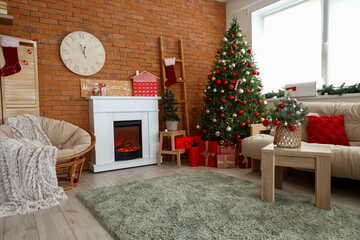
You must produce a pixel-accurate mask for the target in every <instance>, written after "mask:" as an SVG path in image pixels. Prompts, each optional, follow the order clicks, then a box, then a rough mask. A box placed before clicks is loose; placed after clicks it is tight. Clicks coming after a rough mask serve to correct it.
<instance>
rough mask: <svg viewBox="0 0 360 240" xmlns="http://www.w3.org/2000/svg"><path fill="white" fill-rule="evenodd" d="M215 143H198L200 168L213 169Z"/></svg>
mask: <svg viewBox="0 0 360 240" xmlns="http://www.w3.org/2000/svg"><path fill="white" fill-rule="evenodd" d="M216 149H217V142H216V141H202V140H201V141H200V166H208V167H215V158H216Z"/></svg>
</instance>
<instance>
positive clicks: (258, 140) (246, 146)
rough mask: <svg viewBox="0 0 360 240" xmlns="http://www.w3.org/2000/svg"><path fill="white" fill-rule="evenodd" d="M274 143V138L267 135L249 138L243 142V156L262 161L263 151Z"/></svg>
mask: <svg viewBox="0 0 360 240" xmlns="http://www.w3.org/2000/svg"><path fill="white" fill-rule="evenodd" d="M273 141H274V137H273V136H270V135H267V134H258V135H254V136H250V137H247V138H245V139H243V140H242V142H241V150H242V154H243V155H245V156H248V157H251V158H254V159H261V149H262V148H263V147H265V146H267V145H269V144H270V143H273Z"/></svg>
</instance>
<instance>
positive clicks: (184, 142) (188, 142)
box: [175, 136, 201, 149]
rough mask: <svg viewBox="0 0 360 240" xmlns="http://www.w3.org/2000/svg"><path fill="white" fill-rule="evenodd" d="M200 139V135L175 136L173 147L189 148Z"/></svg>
mask: <svg viewBox="0 0 360 240" xmlns="http://www.w3.org/2000/svg"><path fill="white" fill-rule="evenodd" d="M200 141H201V137H200V136H193V137H180V138H176V139H175V148H176V149H189V148H190V147H191V146H193V145H194V144H196V143H200ZM194 147H195V146H194Z"/></svg>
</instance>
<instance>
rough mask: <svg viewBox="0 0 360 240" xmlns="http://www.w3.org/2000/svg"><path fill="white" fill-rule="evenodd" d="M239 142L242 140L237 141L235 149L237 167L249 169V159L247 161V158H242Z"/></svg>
mask: <svg viewBox="0 0 360 240" xmlns="http://www.w3.org/2000/svg"><path fill="white" fill-rule="evenodd" d="M241 141H242V139H238V140H237V149H236V151H237V158H238V162H239V167H240V168H251V159H249V158H248V157H244V155H243V154H242V149H241Z"/></svg>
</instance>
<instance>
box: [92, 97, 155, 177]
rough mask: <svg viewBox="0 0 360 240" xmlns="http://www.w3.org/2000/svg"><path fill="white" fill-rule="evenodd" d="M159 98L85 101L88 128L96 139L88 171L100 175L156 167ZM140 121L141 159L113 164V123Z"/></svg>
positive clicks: (94, 98) (95, 99)
mask: <svg viewBox="0 0 360 240" xmlns="http://www.w3.org/2000/svg"><path fill="white" fill-rule="evenodd" d="M159 99H161V98H160V97H125V96H124V97H116V96H91V97H88V98H87V100H89V117H90V129H91V130H92V131H93V132H94V134H95V136H96V144H95V148H94V150H93V151H92V154H91V162H89V168H90V170H92V171H93V172H102V171H109V170H116V169H122V168H129V167H136V166H143V165H149V164H156V162H157V153H158V150H159V146H158V145H159V136H158V133H159V110H158V101H159ZM129 120H141V122H142V146H143V147H142V149H143V154H142V158H138V159H132V160H127V161H115V152H114V122H115V121H129Z"/></svg>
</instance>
